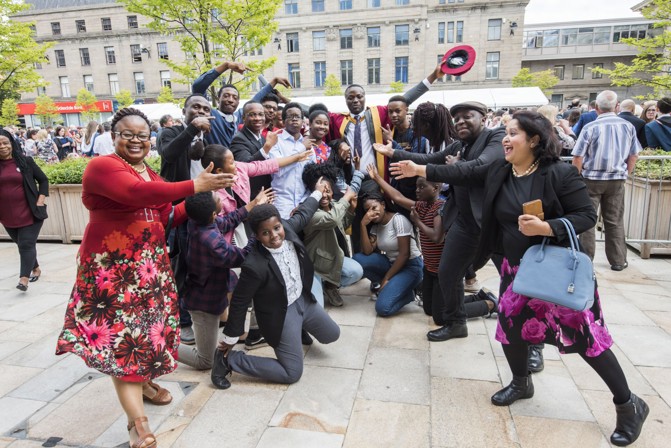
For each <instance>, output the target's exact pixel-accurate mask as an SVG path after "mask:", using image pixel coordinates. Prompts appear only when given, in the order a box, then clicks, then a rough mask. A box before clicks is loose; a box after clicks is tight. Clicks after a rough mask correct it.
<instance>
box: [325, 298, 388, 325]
mask: <svg viewBox="0 0 671 448" xmlns="http://www.w3.org/2000/svg"><path fill="white" fill-rule="evenodd" d="M341 295H342V299H343V302H345V304H344V305H343V306H341V307H338V308H336V307H330V308H328V309H327V311H328V313H329V315H330V316H331V318H332V319H333V320H334V321H336V322H337V323H338V325H352V326H355V327H373V326H374V325H375V320H376V318H377V316H376V314H375V302H373V301H372V300H370V299H369V297H365V296H354V295H352V296H349V295H346V294H344V293H341Z"/></svg>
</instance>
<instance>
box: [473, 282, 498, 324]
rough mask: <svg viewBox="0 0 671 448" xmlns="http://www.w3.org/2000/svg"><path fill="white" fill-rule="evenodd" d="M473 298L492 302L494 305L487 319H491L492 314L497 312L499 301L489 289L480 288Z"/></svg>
mask: <svg viewBox="0 0 671 448" xmlns="http://www.w3.org/2000/svg"><path fill="white" fill-rule="evenodd" d="M475 296H476V297H477V298H478V300H483V301H487V302H492V303H493V304H494V306H493V307H492V309H491V311H489V314H488V315H487V317H492V314H494V313H498V312H499V299H498V297H496V296H495V295H494V293H493V292H491V291H490V290H489V289H487V288H480V291H478V293H477V294H476V295H475Z"/></svg>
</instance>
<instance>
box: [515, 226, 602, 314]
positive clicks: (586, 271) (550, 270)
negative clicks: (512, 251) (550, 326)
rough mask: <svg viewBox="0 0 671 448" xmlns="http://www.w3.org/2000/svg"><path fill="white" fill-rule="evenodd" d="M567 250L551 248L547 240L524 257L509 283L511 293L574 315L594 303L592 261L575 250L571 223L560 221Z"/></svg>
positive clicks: (575, 239)
mask: <svg viewBox="0 0 671 448" xmlns="http://www.w3.org/2000/svg"><path fill="white" fill-rule="evenodd" d="M560 221H561V222H562V223H563V224H564V227H566V231H567V233H568V235H569V240H570V242H571V247H561V246H552V245H549V244H548V238H547V237H546V238H543V242H542V243H541V244H536V245H534V246H531V247H530V248H529V249H527V251H526V252H525V253H524V256H523V257H522V261H521V262H520V267H519V270H518V271H517V274H516V275H515V280H513V292H515V293H517V294H520V295H523V296H527V297H531V298H535V299H540V300H543V301H545V302H549V303H554V304H555V305H560V306H564V307H567V308H570V309H572V310H576V311H584V310H586V309H588V308H590V307H591V306H592V304H593V303H594V283H595V281H596V276H595V274H594V268H593V267H592V260H590V259H589V257H588V256H587V254H584V253H582V252H580V251H579V250H578V247H579V246H578V237H577V236H576V234H575V230H574V229H573V225H572V224H571V221H569V220H568V219H566V218H561V219H560Z"/></svg>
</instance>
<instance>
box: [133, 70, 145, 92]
mask: <svg viewBox="0 0 671 448" xmlns="http://www.w3.org/2000/svg"><path fill="white" fill-rule="evenodd" d="M133 78H135V93H137V94H138V95H143V94H144V93H145V89H144V73H142V72H135V73H133Z"/></svg>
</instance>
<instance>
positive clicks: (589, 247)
mask: <svg viewBox="0 0 671 448" xmlns="http://www.w3.org/2000/svg"><path fill="white" fill-rule="evenodd" d="M616 107H617V95H616V94H615V92H613V91H611V90H604V91H603V92H601V93H600V94H599V95H598V96H597V97H596V111H597V114H598V117H597V119H596V120H595V121H593V122H591V123H589V124H587V125H586V126H585V128H584V129H583V131H582V132H581V133H580V136H579V137H578V141H577V142H576V144H575V146H574V147H573V151H572V152H571V154H572V155H573V165H575V167H576V168H578V171H579V172H580V173H581V174H582V176H583V177H584V178H585V184H587V190H588V191H589V195H590V197H591V198H592V203H593V204H594V209H595V210H598V209H599V205H601V215H602V216H603V224H604V230H605V233H606V257H607V258H608V262H609V263H610V268H611V269H612V270H614V271H621V270H623V269H625V268H626V267H627V266H628V264H627V246H626V243H625V237H624V182H625V181H626V179H627V176H628V175H629V174H631V172H632V171H633V170H634V165H635V164H636V159H637V158H638V153H639V151H640V150H641V145H640V143H639V142H638V139H637V138H636V128H634V126H633V125H632V124H631V123H629V122H628V121H626V120H624V119H622V118H620V117H618V116H617V115H615V109H616ZM580 241H581V242H582V245H583V246H584V248H585V251H586V252H587V254H588V255H589V256H590V257H591V258H594V250H595V234H594V229H591V230H588V231H587V232H584V233H583V234H581V235H580Z"/></svg>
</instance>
